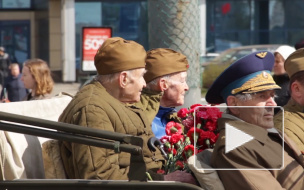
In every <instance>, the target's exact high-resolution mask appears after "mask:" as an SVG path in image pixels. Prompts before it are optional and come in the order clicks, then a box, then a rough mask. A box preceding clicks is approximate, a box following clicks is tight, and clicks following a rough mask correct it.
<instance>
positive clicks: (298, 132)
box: [274, 48, 304, 152]
mask: <svg viewBox="0 0 304 190" xmlns="http://www.w3.org/2000/svg"><path fill="white" fill-rule="evenodd" d="M284 67H285V70H286V72H287V73H288V76H289V78H290V82H289V89H290V94H291V98H290V100H289V101H288V103H287V104H286V105H285V106H284V107H283V108H284V125H283V121H282V119H283V112H279V113H278V114H277V115H276V116H275V118H274V124H275V127H276V128H277V129H279V130H282V127H284V132H285V133H286V134H287V135H288V137H290V138H291V139H292V140H293V141H294V142H295V143H296V144H297V145H298V147H299V149H300V150H301V151H303V152H304V48H302V49H298V50H297V51H295V52H294V53H292V54H291V55H290V56H289V57H288V58H287V60H286V61H285V63H284Z"/></svg>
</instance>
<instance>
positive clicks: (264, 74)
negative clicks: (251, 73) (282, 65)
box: [262, 71, 268, 79]
mask: <svg viewBox="0 0 304 190" xmlns="http://www.w3.org/2000/svg"><path fill="white" fill-rule="evenodd" d="M262 75H263V77H264V78H265V79H267V78H268V74H267V73H266V72H265V71H263V72H262Z"/></svg>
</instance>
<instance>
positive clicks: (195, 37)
mask: <svg viewBox="0 0 304 190" xmlns="http://www.w3.org/2000/svg"><path fill="white" fill-rule="evenodd" d="M148 19H149V47H150V49H152V48H171V49H174V50H176V51H179V52H181V53H183V54H184V55H186V56H187V58H188V61H189V64H190V67H189V70H188V79H187V83H188V86H189V91H188V92H187V94H186V97H185V104H184V105H183V106H182V107H189V106H190V105H192V104H194V103H199V102H200V100H201V89H200V77H201V73H200V71H201V69H200V65H199V55H200V45H199V44H200V35H199V29H200V21H199V3H198V0H149V1H148Z"/></svg>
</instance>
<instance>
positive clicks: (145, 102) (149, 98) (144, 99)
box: [135, 89, 163, 125]
mask: <svg viewBox="0 0 304 190" xmlns="http://www.w3.org/2000/svg"><path fill="white" fill-rule="evenodd" d="M162 94H163V93H162V92H155V91H149V90H146V89H143V91H142V94H141V96H140V101H139V102H137V103H135V106H136V107H138V108H141V109H142V110H143V111H144V113H145V115H146V116H147V118H148V121H149V123H150V125H151V123H152V121H153V119H154V117H155V116H156V114H157V112H158V109H159V106H160V99H161V97H162Z"/></svg>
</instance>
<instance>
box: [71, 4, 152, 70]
mask: <svg viewBox="0 0 304 190" xmlns="http://www.w3.org/2000/svg"><path fill="white" fill-rule="evenodd" d="M75 14H76V15H75V24H76V61H77V64H76V67H78V68H79V66H80V65H79V64H78V62H80V57H81V49H80V48H81V39H82V38H81V35H82V34H81V32H82V27H98V26H99V27H111V28H112V33H113V36H119V37H122V38H125V39H127V40H134V41H136V42H138V43H140V44H142V45H143V46H144V47H145V48H146V49H148V26H147V2H146V0H143V1H138V0H137V1H134V2H133V1H127V2H125V1H114V2H111V1H100V2H98V1H91V2H90V1H75Z"/></svg>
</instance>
